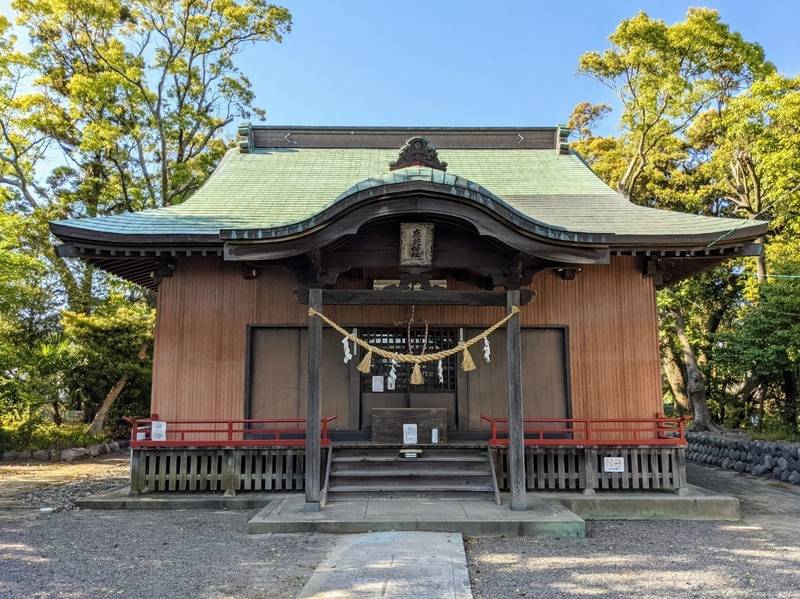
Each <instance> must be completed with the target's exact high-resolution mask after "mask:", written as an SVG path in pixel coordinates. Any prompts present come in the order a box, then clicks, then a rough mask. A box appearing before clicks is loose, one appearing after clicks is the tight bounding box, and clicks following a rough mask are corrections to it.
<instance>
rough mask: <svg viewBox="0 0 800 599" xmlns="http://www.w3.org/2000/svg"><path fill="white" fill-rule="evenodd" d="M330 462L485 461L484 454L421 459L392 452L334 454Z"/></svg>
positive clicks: (434, 456)
mask: <svg viewBox="0 0 800 599" xmlns="http://www.w3.org/2000/svg"><path fill="white" fill-rule="evenodd" d="M331 461H332V462H342V463H344V462H399V461H402V462H411V461H414V462H434V463H435V462H485V461H486V454H485V453H482V454H479V455H475V454H461V455H459V454H449V455H441V454H427V453H423V454H422V456H421V457H418V458H401V457H400V455H399V454H398V452H394V453H393V454H391V455H365V456H357V455H349V456H341V455H338V454H337V453H335V452H334V455H333V457H332V458H331Z"/></svg>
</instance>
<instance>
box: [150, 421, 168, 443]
mask: <svg viewBox="0 0 800 599" xmlns="http://www.w3.org/2000/svg"><path fill="white" fill-rule="evenodd" d="M150 427H151V428H150V439H151V440H152V441H166V440H167V423H166V422H164V421H163V420H153V421H152V422H151V423H150Z"/></svg>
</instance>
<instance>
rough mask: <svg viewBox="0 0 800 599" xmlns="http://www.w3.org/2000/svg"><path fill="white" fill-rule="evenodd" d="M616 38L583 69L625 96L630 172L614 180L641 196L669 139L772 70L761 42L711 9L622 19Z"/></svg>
mask: <svg viewBox="0 0 800 599" xmlns="http://www.w3.org/2000/svg"><path fill="white" fill-rule="evenodd" d="M609 41H610V42H611V47H610V48H609V49H608V50H606V51H605V52H603V53H602V54H601V53H600V52H596V51H592V52H587V53H585V54H583V55H582V56H581V57H580V59H579V62H578V69H579V71H580V72H581V73H584V74H586V75H589V76H591V77H593V78H595V79H597V80H598V81H600V82H601V83H602V84H604V85H606V86H607V87H609V88H610V89H612V90H613V91H614V92H616V94H617V97H618V98H619V101H620V103H621V105H622V114H621V116H620V129H621V133H622V135H621V138H622V147H621V149H622V154H623V156H624V159H625V167H624V169H623V170H622V171H621V173H620V174H619V176H618V177H617V178H615V180H614V181H612V182H611V183H612V184H613V185H615V186H616V188H617V189H618V190H619V191H620V192H621V193H623V194H625V195H626V196H628V197H631V198H634V199H635V196H636V194H635V192H636V189H637V184H638V182H639V178H640V177H641V175H642V173H643V172H644V170H645V169H646V167H647V166H648V164H649V163H650V161H651V160H652V155H653V153H654V152H655V151H657V149H658V148H659V147H662V146H663V144H664V142H665V141H666V140H668V139H670V138H671V137H673V136H675V135H679V134H682V133H684V132H685V131H686V128H687V127H688V126H689V125H690V124H691V122H692V120H693V119H694V118H695V117H696V116H697V115H698V114H700V113H701V112H702V111H703V110H705V109H707V108H709V107H711V106H722V105H724V103H725V102H726V101H727V100H728V99H729V98H730V97H732V96H733V95H734V94H736V93H737V92H738V91H740V90H741V89H742V88H743V87H746V86H747V85H749V84H750V83H751V82H752V81H753V80H755V79H756V78H758V77H760V76H763V75H765V74H766V73H768V72H770V71H771V70H772V66H771V65H770V64H769V63H767V62H766V61H765V59H764V52H763V50H762V49H761V47H760V46H759V45H758V44H754V43H750V42H746V41H745V40H744V39H743V38H742V36H741V35H740V34H739V33H736V32H731V31H730V29H729V27H728V26H727V25H726V24H724V23H723V22H722V21H721V20H720V18H719V14H718V13H717V12H716V11H714V10H711V9H707V8H692V9H689V12H688V13H687V15H686V20H685V21H682V22H679V23H676V24H674V25H667V24H666V23H664V22H663V21H661V20H656V19H651V18H650V17H649V16H648V15H647V14H646V13H644V12H641V13H639V14H638V15H636V16H635V17H633V18H631V19H626V20H624V21H622V23H620V24H619V26H618V27H617V29H616V31H614V33H612V34H611V36H610V37H609Z"/></svg>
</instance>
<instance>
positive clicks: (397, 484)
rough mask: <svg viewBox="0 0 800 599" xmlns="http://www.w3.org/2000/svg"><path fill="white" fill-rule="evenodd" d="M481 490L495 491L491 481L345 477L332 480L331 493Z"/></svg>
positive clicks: (482, 491)
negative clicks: (411, 480) (376, 479)
mask: <svg viewBox="0 0 800 599" xmlns="http://www.w3.org/2000/svg"><path fill="white" fill-rule="evenodd" d="M453 491H461V492H479V493H494V487H493V486H492V484H491V483H490V482H488V481H487V482H485V483H483V484H481V483H480V482H477V481H470V480H463V481H450V480H448V481H447V482H440V481H414V482H410V481H372V480H369V479H345V480H336V481H331V484H330V487H329V488H328V494H330V493H347V492H358V493H393V492H395V493H396V492H402V493H425V492H439V493H441V492H453Z"/></svg>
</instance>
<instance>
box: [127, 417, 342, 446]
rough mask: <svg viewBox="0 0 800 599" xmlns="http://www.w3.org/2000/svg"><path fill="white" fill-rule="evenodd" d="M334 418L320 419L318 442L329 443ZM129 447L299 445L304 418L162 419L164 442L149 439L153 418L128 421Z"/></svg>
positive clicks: (302, 439) (303, 436)
mask: <svg viewBox="0 0 800 599" xmlns="http://www.w3.org/2000/svg"><path fill="white" fill-rule="evenodd" d="M335 419H336V416H327V417H325V418H323V419H322V420H320V443H321V444H322V445H328V444H330V441H331V440H330V437H328V423H330V422H331V421H333V420H335ZM124 420H125V421H126V422H127V423H128V424H129V425H130V426H131V447H132V448H134V449H136V448H139V447H176V448H180V447H275V446H287V445H288V446H302V445H305V442H306V419H305V418H266V419H250V418H248V419H233V420H164V421H163V422H166V440H164V441H160V440H159V441H154V440H153V439H152V438H151V428H152V423H153V421H154V420H159V419H158V417H157V416H155V415H154V417H153V418H138V419H134V418H129V417H127V416H126V417H125V418H124Z"/></svg>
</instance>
